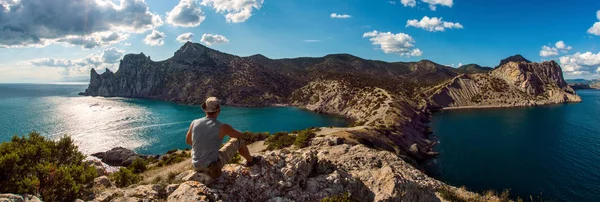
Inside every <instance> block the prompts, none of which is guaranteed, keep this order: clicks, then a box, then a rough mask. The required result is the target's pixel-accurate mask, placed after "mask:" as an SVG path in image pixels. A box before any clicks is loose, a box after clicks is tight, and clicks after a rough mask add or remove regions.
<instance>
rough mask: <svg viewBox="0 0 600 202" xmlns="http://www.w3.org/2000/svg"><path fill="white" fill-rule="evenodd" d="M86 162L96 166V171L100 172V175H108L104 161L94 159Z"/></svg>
mask: <svg viewBox="0 0 600 202" xmlns="http://www.w3.org/2000/svg"><path fill="white" fill-rule="evenodd" d="M86 163H87V164H88V165H90V166H94V168H95V169H96V173H98V176H103V175H106V173H107V172H106V168H104V165H103V164H102V161H100V160H95V159H94V160H89V161H86Z"/></svg>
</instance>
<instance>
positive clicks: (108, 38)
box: [53, 32, 129, 49]
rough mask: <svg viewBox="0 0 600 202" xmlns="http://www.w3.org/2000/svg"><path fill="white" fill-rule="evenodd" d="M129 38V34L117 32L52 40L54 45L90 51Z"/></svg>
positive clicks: (69, 36)
mask: <svg viewBox="0 0 600 202" xmlns="http://www.w3.org/2000/svg"><path fill="white" fill-rule="evenodd" d="M128 37H129V34H123V33H117V32H95V33H92V34H89V35H87V36H76V35H68V36H65V37H63V38H60V39H57V40H54V41H53V42H55V43H62V44H64V45H67V46H68V45H75V46H81V47H82V48H86V49H91V48H95V47H98V46H107V45H112V44H115V43H118V42H121V41H123V40H125V39H127V38H128Z"/></svg>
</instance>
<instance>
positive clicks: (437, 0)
mask: <svg viewBox="0 0 600 202" xmlns="http://www.w3.org/2000/svg"><path fill="white" fill-rule="evenodd" d="M421 1H423V2H424V3H428V4H429V9H431V10H432V11H435V10H436V6H437V5H442V6H448V7H452V4H453V2H452V0H421Z"/></svg>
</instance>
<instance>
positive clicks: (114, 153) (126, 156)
mask: <svg viewBox="0 0 600 202" xmlns="http://www.w3.org/2000/svg"><path fill="white" fill-rule="evenodd" d="M92 156H95V157H98V158H101V159H102V162H104V163H106V164H108V165H111V166H125V167H127V166H129V165H131V163H133V161H134V160H135V159H136V158H138V157H142V156H140V155H137V154H136V153H135V152H134V151H132V150H130V149H127V148H123V147H116V148H112V149H111V150H108V151H106V152H99V153H95V154H92Z"/></svg>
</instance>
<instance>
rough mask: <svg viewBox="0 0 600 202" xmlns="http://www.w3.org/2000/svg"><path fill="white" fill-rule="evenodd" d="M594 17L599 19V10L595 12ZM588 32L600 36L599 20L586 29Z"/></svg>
mask: <svg viewBox="0 0 600 202" xmlns="http://www.w3.org/2000/svg"><path fill="white" fill-rule="evenodd" d="M596 18H597V19H598V21H600V10H598V11H597V12H596ZM588 33H590V34H593V35H598V36H600V22H596V23H594V25H592V27H590V28H589V29H588Z"/></svg>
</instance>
